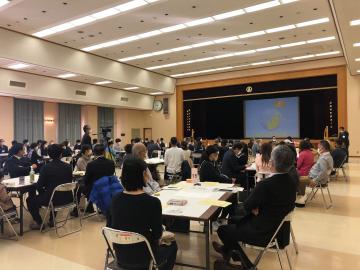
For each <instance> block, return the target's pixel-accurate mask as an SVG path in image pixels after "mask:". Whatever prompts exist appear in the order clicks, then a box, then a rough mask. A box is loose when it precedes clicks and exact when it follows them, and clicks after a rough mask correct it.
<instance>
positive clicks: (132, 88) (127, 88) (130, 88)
mask: <svg viewBox="0 0 360 270" xmlns="http://www.w3.org/2000/svg"><path fill="white" fill-rule="evenodd" d="M135 89H139V87H136V86H133V87H126V88H124V90H135Z"/></svg>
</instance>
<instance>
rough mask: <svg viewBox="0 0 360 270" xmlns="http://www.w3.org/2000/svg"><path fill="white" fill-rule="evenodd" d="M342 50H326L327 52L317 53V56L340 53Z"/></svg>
mask: <svg viewBox="0 0 360 270" xmlns="http://www.w3.org/2000/svg"><path fill="white" fill-rule="evenodd" d="M339 53H340V51H333V52H325V53H318V54H315V56H327V55H334V54H339Z"/></svg>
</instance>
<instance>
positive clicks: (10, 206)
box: [0, 171, 16, 213]
mask: <svg viewBox="0 0 360 270" xmlns="http://www.w3.org/2000/svg"><path fill="white" fill-rule="evenodd" d="M3 179H4V174H3V173H2V172H1V171H0V206H1V208H2V209H3V210H4V212H5V213H6V212H12V211H15V210H16V206H15V204H14V202H13V201H12V199H11V197H10V196H9V194H8V193H7V191H6V187H5V185H3V184H1V181H2V180H3Z"/></svg>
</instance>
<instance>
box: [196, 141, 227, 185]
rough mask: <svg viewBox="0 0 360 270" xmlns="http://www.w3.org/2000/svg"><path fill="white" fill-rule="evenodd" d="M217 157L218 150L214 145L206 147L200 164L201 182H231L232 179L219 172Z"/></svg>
mask: <svg viewBox="0 0 360 270" xmlns="http://www.w3.org/2000/svg"><path fill="white" fill-rule="evenodd" d="M218 158H219V150H218V148H217V147H216V146H215V145H210V146H208V147H207V148H206V150H205V152H204V154H203V162H202V163H201V165H200V181H201V182H205V181H206V182H219V183H231V182H232V180H231V179H230V178H229V177H227V176H226V175H224V174H221V172H220V170H219V167H218V166H217V160H218Z"/></svg>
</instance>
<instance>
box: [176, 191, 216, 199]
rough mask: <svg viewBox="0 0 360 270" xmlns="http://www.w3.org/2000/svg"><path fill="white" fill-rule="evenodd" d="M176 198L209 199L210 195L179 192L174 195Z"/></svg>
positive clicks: (207, 193) (196, 192)
mask: <svg viewBox="0 0 360 270" xmlns="http://www.w3.org/2000/svg"><path fill="white" fill-rule="evenodd" d="M176 197H185V198H200V199H205V198H209V197H211V193H209V192H200V190H199V191H193V192H191V191H179V192H178V193H176Z"/></svg>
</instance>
